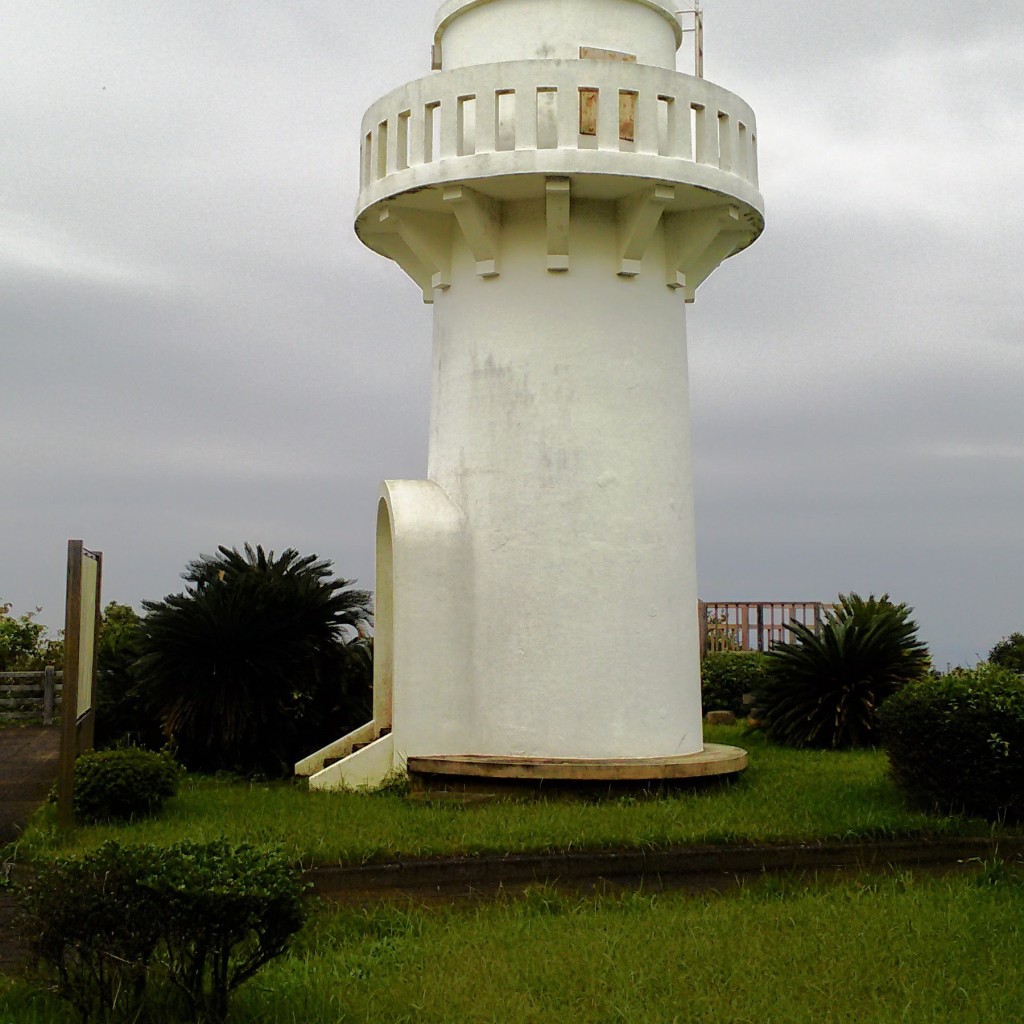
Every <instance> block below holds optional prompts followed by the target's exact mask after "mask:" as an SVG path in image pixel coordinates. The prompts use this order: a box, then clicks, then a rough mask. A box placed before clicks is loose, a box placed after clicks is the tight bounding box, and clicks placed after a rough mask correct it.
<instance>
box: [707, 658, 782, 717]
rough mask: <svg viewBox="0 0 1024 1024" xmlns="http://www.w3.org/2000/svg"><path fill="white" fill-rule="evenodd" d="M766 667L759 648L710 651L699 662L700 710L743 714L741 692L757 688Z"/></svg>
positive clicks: (748, 691)
mask: <svg viewBox="0 0 1024 1024" xmlns="http://www.w3.org/2000/svg"><path fill="white" fill-rule="evenodd" d="M767 671H768V661H767V659H766V658H765V656H764V655H763V654H762V653H761V652H760V651H712V652H711V653H710V654H709V655H707V657H705V658H704V660H703V661H702V662H701V665H700V690H701V710H702V711H703V712H704V713H705V714H706V713H707V712H708V711H732V712H733V713H734V714H737V715H742V714H743V713H744V710H745V709H744V707H743V696H744V694H747V693H753V692H754V691H755V690H757V689H758V688H759V687H760V686H761V685H762V683H763V682H764V677H765V673H766V672H767Z"/></svg>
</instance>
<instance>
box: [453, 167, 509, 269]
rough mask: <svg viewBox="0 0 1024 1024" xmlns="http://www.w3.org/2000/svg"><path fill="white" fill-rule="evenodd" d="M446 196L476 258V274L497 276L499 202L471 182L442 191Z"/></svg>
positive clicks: (499, 224) (499, 226)
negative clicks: (482, 192) (478, 189)
mask: <svg viewBox="0 0 1024 1024" xmlns="http://www.w3.org/2000/svg"><path fill="white" fill-rule="evenodd" d="M443 199H444V202H445V204H446V205H449V206H451V208H452V211H453V212H454V213H455V219H456V220H457V221H458V223H459V228H460V229H461V231H462V236H463V238H465V239H466V245H468V246H469V251H470V252H471V253H472V254H473V259H474V260H475V261H476V272H477V274H478V275H479V276H480V277H497V276H498V239H499V237H500V228H501V207H500V205H499V204H498V203H497V202H495V201H494V200H493V199H490V198H489V197H487V196H485V195H482V194H481V193H480V192H477V191H476V189H472V188H470V187H469V186H468V185H451V186H449V187H448V188H446V189H445V190H444V192H443Z"/></svg>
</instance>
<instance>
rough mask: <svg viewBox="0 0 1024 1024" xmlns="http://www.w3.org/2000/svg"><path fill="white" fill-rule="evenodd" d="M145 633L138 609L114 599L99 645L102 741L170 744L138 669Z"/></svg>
mask: <svg viewBox="0 0 1024 1024" xmlns="http://www.w3.org/2000/svg"><path fill="white" fill-rule="evenodd" d="M142 635H143V623H142V619H141V618H140V617H139V616H138V614H137V613H136V612H135V609H134V608H131V607H130V606H128V605H124V604H118V603H117V602H116V601H111V602H110V603H109V604H108V605H107V606H106V608H104V609H103V617H102V619H101V621H100V631H99V637H98V639H97V645H96V737H95V741H96V746H97V747H99V748H103V747H114V746H123V745H125V744H131V745H134V746H139V747H145V748H147V749H149V750H159V749H160V748H161V747H162V746H163V745H164V738H163V731H162V729H161V728H160V718H159V714H158V712H157V709H156V708H154V707H153V705H152V701H151V700H150V697H149V694H148V692H147V691H146V689H145V687H143V686H141V685H140V683H139V680H138V678H137V677H136V674H135V662H136V661H137V660H138V657H139V646H140V642H141V640H142Z"/></svg>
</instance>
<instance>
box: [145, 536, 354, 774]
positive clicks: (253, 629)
mask: <svg viewBox="0 0 1024 1024" xmlns="http://www.w3.org/2000/svg"><path fill="white" fill-rule="evenodd" d="M183 577H184V579H185V580H186V581H187V583H188V584H189V586H188V587H187V588H186V591H185V593H183V594H174V595H171V596H169V597H166V598H165V599H164V600H163V601H158V602H146V603H145V608H146V616H145V619H144V623H143V626H144V629H143V635H142V638H141V640H140V644H139V650H140V657H139V660H138V661H137V663H136V668H135V670H136V672H137V674H138V678H139V680H140V683H141V684H142V685H143V687H144V688H145V690H146V691H147V693H148V695H149V698H150V699H151V700H152V702H153V704H154V706H155V707H157V708H158V709H159V712H160V716H161V719H162V722H163V728H164V733H165V736H166V738H167V739H168V740H169V741H170V742H171V743H172V744H173V746H174V748H175V750H176V753H177V756H178V757H179V759H180V760H181V761H182V762H183V763H184V764H185V765H186V766H187V767H189V768H191V769H197V770H218V769H228V770H241V771H258V772H264V773H268V774H284V773H287V772H288V771H290V767H291V765H292V764H293V762H295V761H296V760H298V759H299V758H300V757H302V756H304V755H305V754H307V753H309V752H310V751H311V750H314V749H316V748H317V747H318V746H321V745H322V744H323V743H326V742H328V741H329V740H332V739H336V738H337V737H338V736H339V735H342V734H343V733H344V732H345V731H346V730H347V728H348V727H349V726H351V725H354V724H361V721H365V720H366V718H368V717H369V715H368V714H367V715H366V717H364V718H362V719H361V720H357V719H359V716H361V715H363V714H364V710H365V708H366V707H367V706H368V701H369V685H368V681H367V673H366V670H365V666H366V664H367V658H366V655H367V652H368V650H369V649H370V648H369V647H368V645H367V644H365V643H361V642H360V641H361V640H362V638H363V637H364V636H365V632H366V630H367V628H368V626H369V623H370V619H371V612H370V600H371V599H370V594H369V593H367V592H366V591H362V590H354V589H352V586H353V583H352V581H351V580H345V579H339V578H335V577H334V576H333V575H332V566H331V563H330V562H326V561H320V560H318V559H317V557H316V556H315V555H309V556H306V557H301V556H300V555H299V554H298V552H297V551H294V550H292V549H289V550H287V551H285V552H284V553H283V554H282V555H281V556H280V557H279V558H275V557H274V553H273V552H272V551H271V552H269V553H265V552H264V550H263V548H262V547H256V548H253V547H251V546H250V545H246V546H245V549H244V554H240V553H239V552H238V551H237V550H234V549H228V548H225V547H221V548H219V553H218V554H217V555H215V556H209V555H204V556H203V557H201V558H200V559H198V560H196V561H194V562H192V563H190V564H189V566H188V568H187V570H186V572H185V573H184V574H183Z"/></svg>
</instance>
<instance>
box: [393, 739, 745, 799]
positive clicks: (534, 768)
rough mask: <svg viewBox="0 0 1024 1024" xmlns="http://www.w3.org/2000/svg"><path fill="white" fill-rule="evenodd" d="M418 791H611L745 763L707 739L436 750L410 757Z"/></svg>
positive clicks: (707, 775)
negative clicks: (589, 752)
mask: <svg viewBox="0 0 1024 1024" xmlns="http://www.w3.org/2000/svg"><path fill="white" fill-rule="evenodd" d="M407 767H408V771H409V777H410V779H411V781H412V784H413V788H414V789H415V790H418V791H424V790H427V791H433V790H443V789H457V790H464V791H480V790H483V789H487V788H488V787H489V788H491V789H499V788H500V789H503V790H506V789H515V790H531V789H544V790H545V791H548V792H550V791H551V790H552V789H555V790H559V791H562V790H564V791H574V790H580V789H582V790H590V789H592V788H595V787H599V788H602V789H604V788H607V789H610V790H612V791H614V790H616V789H620V788H624V789H633V788H651V787H660V786H662V785H673V784H677V783H680V784H685V783H694V782H699V781H700V780H706V779H712V778H721V777H725V776H734V775H738V774H739V773H740V772H742V771H743V770H744V769H745V768H746V767H747V752H746V751H745V750H743V749H742V748H740V747H731V746H726V745H724V744H720V743H707V744H705V746H704V749H703V750H700V751H698V752H697V753H695V754H682V755H675V756H667V757H595V758H587V757H513V756H502V755H488V754H435V755H430V756H422V757H409V758H408V762H407Z"/></svg>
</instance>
